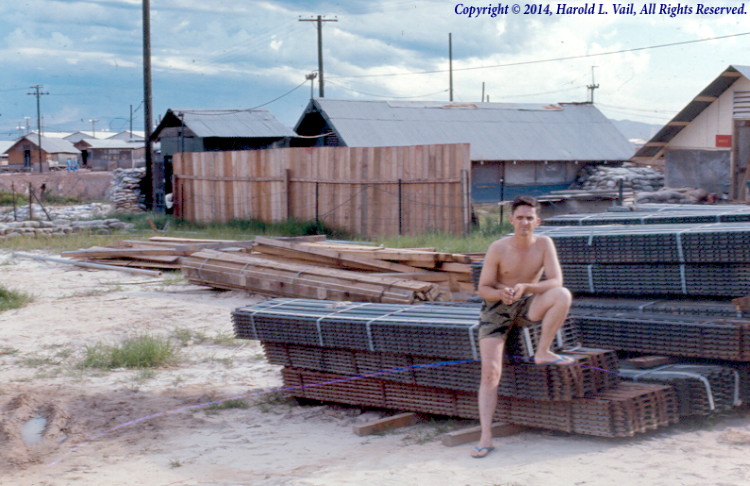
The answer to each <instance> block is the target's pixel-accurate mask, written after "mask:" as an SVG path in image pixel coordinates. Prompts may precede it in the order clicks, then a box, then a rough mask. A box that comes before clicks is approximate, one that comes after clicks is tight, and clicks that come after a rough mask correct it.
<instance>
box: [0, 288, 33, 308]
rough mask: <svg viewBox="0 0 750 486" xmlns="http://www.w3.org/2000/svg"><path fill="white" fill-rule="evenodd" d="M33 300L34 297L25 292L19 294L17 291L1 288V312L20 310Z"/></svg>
mask: <svg viewBox="0 0 750 486" xmlns="http://www.w3.org/2000/svg"><path fill="white" fill-rule="evenodd" d="M33 300H34V297H33V296H32V295H29V294H27V293H25V292H19V291H17V290H11V289H7V288H5V287H2V286H0V312H3V311H6V310H11V309H19V308H21V307H23V306H25V305H26V304H28V303H29V302H32V301H33Z"/></svg>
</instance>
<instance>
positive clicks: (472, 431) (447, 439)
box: [440, 422, 529, 447]
mask: <svg viewBox="0 0 750 486" xmlns="http://www.w3.org/2000/svg"><path fill="white" fill-rule="evenodd" d="M527 430H529V427H524V426H523V425H515V424H507V423H505V422H495V423H493V424H492V437H508V436H509V435H516V434H520V433H521V432H525V431H527ZM481 433H482V431H481V429H480V428H479V426H476V427H469V428H467V429H460V430H454V431H453V432H448V433H446V434H443V435H442V436H441V438H440V441H441V442H442V443H443V445H444V446H448V447H454V446H458V445H463V444H468V443H469V442H477V441H478V440H479V436H480V435H481Z"/></svg>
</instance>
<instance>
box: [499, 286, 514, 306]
mask: <svg viewBox="0 0 750 486" xmlns="http://www.w3.org/2000/svg"><path fill="white" fill-rule="evenodd" d="M515 296H516V290H515V288H514V287H505V288H503V289H502V290H501V291H500V300H502V301H503V304H505V305H510V304H512V303H513V302H515V301H516V298H515Z"/></svg>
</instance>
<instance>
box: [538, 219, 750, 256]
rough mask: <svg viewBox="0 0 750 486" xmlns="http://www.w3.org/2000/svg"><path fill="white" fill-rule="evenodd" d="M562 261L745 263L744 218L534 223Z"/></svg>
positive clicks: (748, 245) (748, 248) (749, 241)
mask: <svg viewBox="0 0 750 486" xmlns="http://www.w3.org/2000/svg"><path fill="white" fill-rule="evenodd" d="M536 232H537V233H538V234H543V235H546V236H549V237H550V238H552V239H553V240H554V241H555V245H556V247H557V249H558V253H559V257H560V261H561V262H562V263H746V262H748V261H750V222H749V223H714V224H673V225H664V224H660V225H648V226H637V227H634V226H621V225H606V226H584V227H581V226H577V227H576V226H569V227H568V226H558V227H540V228H537V230H536Z"/></svg>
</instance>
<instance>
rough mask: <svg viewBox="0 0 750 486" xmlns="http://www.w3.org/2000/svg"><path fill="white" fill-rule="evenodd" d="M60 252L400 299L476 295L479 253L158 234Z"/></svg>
mask: <svg viewBox="0 0 750 486" xmlns="http://www.w3.org/2000/svg"><path fill="white" fill-rule="evenodd" d="M206 250H212V251H211V252H209V253H204V252H205V251H206ZM62 255H63V256H65V257H69V258H72V259H75V260H83V261H86V262H90V263H100V264H108V265H117V266H125V267H141V268H158V269H162V270H182V271H183V273H184V274H185V276H186V278H187V279H188V280H189V281H190V282H192V283H195V284H198V285H206V286H210V287H215V288H221V289H243V290H247V291H249V292H257V293H262V294H267V295H272V296H281V297H297V298H316V299H330V300H352V301H362V302H390V303H399V304H401V303H411V302H422V301H433V300H445V299H446V298H452V299H456V298H459V295H460V296H462V297H463V296H466V295H467V294H468V295H471V294H472V293H473V287H472V284H471V271H472V267H471V262H472V261H474V260H476V259H480V258H481V256H469V255H463V254H458V253H443V252H438V251H435V249H434V248H406V249H402V248H386V247H382V246H373V245H361V244H353V243H339V242H329V241H325V236H305V237H293V238H267V237H261V236H257V237H255V238H254V239H253V240H243V241H239V240H207V239H193V238H174V237H166V236H154V237H151V238H149V239H148V241H137V240H123V241H120V242H118V243H116V244H114V245H112V246H109V247H92V248H88V249H82V250H75V251H67V252H63V254H62Z"/></svg>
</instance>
